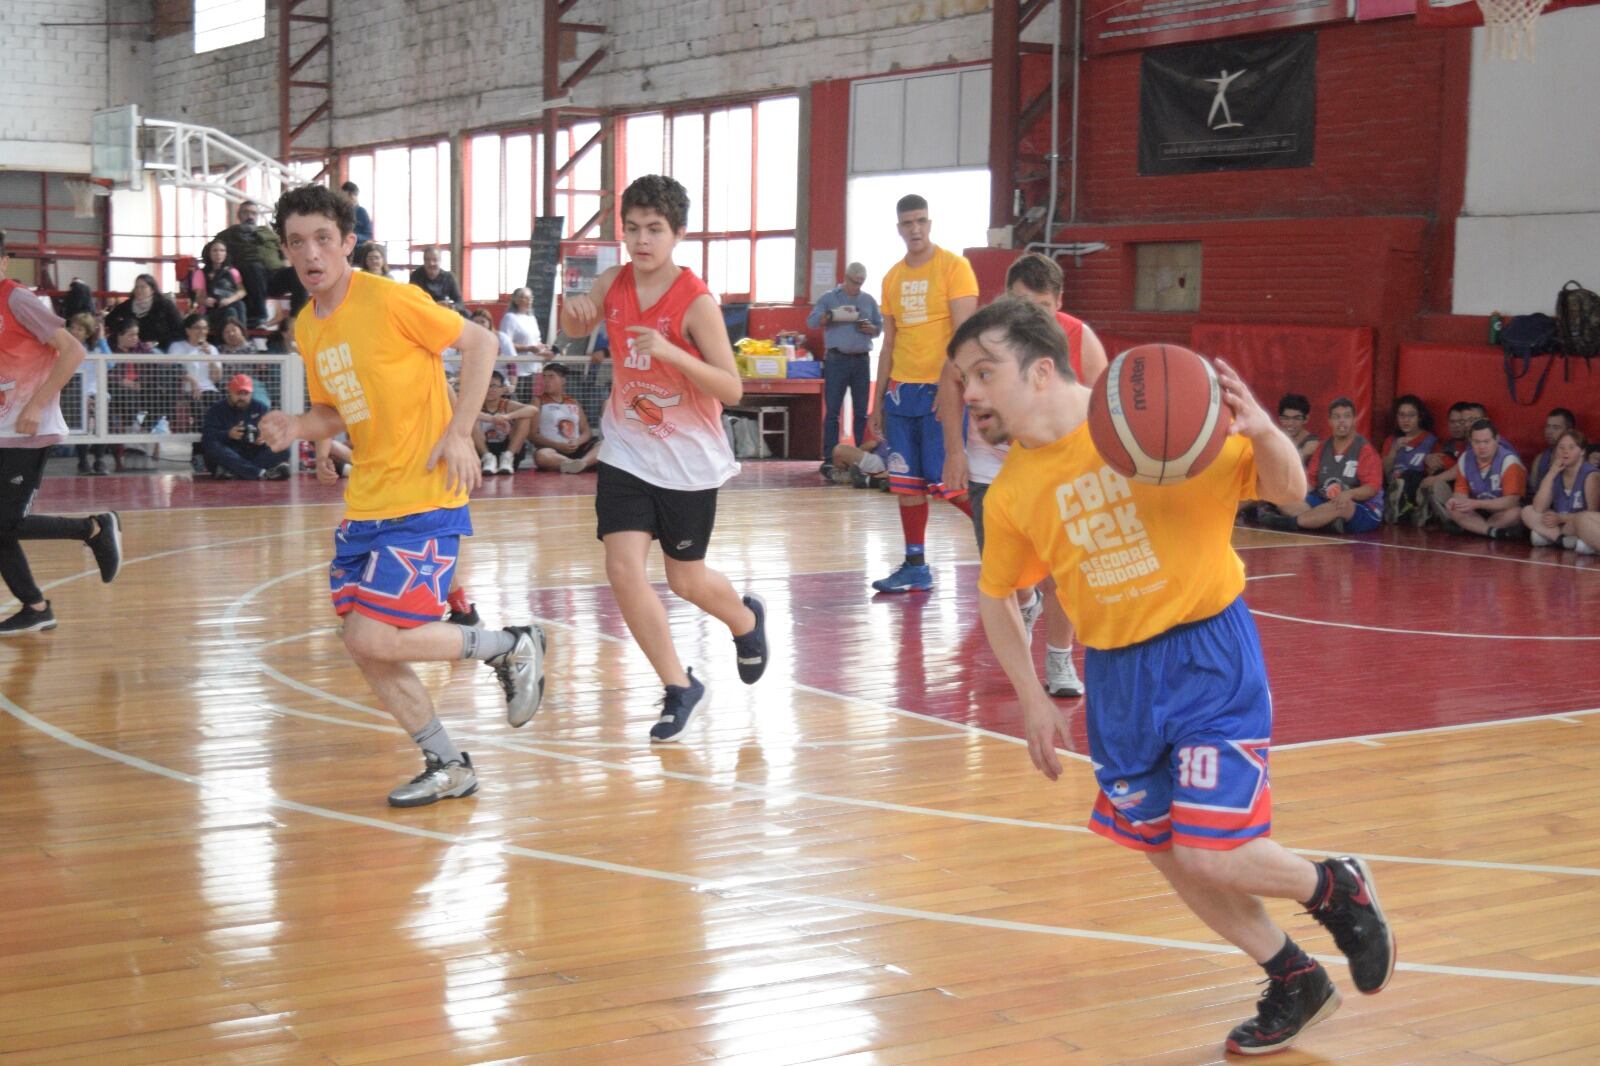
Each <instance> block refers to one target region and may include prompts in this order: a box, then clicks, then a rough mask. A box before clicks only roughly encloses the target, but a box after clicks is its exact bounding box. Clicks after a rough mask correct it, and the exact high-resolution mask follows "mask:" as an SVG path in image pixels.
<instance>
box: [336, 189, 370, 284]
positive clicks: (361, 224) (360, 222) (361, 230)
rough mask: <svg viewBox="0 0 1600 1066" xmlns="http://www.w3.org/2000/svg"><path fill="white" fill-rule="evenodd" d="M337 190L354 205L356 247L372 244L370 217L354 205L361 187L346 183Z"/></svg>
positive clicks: (357, 205)
mask: <svg viewBox="0 0 1600 1066" xmlns="http://www.w3.org/2000/svg"><path fill="white" fill-rule="evenodd" d="M339 189H340V191H341V192H343V193H344V194H345V195H346V196H348V197H350V201H351V203H355V204H356V247H357V248H360V247H361V246H362V245H363V244H370V243H371V242H372V216H371V215H369V214H368V213H367V209H366V208H364V207H362V206H361V205H360V204H359V203H356V198H357V197H359V196H360V195H361V186H359V185H357V184H356V183H355V182H353V181H347V182H345V183H344V184H343V185H341V186H339ZM356 265H357V266H360V265H361V264H359V263H357V264H356Z"/></svg>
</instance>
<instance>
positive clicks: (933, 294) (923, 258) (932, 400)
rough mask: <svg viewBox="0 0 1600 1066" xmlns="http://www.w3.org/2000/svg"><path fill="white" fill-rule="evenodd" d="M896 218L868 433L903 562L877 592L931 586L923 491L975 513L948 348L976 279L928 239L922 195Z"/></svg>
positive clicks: (905, 199) (901, 205)
mask: <svg viewBox="0 0 1600 1066" xmlns="http://www.w3.org/2000/svg"><path fill="white" fill-rule="evenodd" d="M895 218H896V222H895V227H896V229H898V230H899V233H900V239H901V241H902V242H904V244H905V246H906V255H905V258H904V259H902V260H900V261H899V262H898V263H896V264H895V265H894V266H892V267H890V268H889V273H888V274H887V275H885V276H884V279H883V305H882V306H883V315H884V327H883V350H882V352H881V353H880V354H879V356H878V381H877V385H876V393H875V395H874V397H873V399H874V402H873V405H872V413H871V414H870V415H869V416H868V420H867V421H868V425H869V427H870V428H871V430H872V435H873V436H875V437H881V438H883V440H884V441H885V442H887V443H888V445H889V488H890V491H891V492H894V493H896V494H897V496H898V498H899V503H900V530H901V533H902V535H903V536H904V538H905V561H904V562H902V563H901V564H900V566H898V567H896V568H895V570H894V572H893V573H891V574H890V575H889V576H888V577H885V578H880V579H879V580H877V581H874V582H873V583H872V587H873V588H874V589H876V590H878V591H879V592H911V591H914V590H920V591H926V590H928V589H931V588H933V571H932V570H931V569H930V568H929V566H928V560H927V557H926V555H925V553H924V550H923V548H924V545H923V542H924V541H925V540H926V539H927V538H926V534H927V529H928V496H929V494H932V495H934V496H939V497H941V498H943V499H946V500H949V501H950V502H951V503H952V504H953V505H954V506H955V507H956V508H957V509H958V510H960V511H961V513H962V514H965V515H967V516H968V517H971V515H972V506H971V504H970V503H969V502H968V501H967V498H966V489H967V459H966V454H965V453H964V452H963V450H962V442H961V390H960V388H959V387H958V386H957V385H956V378H955V371H954V370H953V369H951V368H950V367H949V366H948V365H947V363H948V361H947V359H946V355H945V346H946V345H948V344H949V343H950V338H951V336H952V335H953V334H954V333H955V331H956V330H957V329H958V328H960V326H961V323H963V322H965V321H966V320H967V319H968V318H970V317H971V316H972V313H973V312H974V311H976V310H977V309H978V278H977V276H976V275H975V274H973V272H972V264H971V263H969V262H967V260H966V258H965V257H963V256H959V255H957V254H955V253H954V252H949V251H946V250H945V249H943V248H940V247H939V246H938V245H936V244H934V243H933V241H932V240H931V239H930V238H931V236H932V232H933V220H932V219H930V218H929V217H928V201H927V200H924V199H923V198H922V197H920V196H917V195H915V194H913V195H910V196H902V197H901V198H900V200H899V201H898V202H897V203H896V204H895ZM941 422H942V424H941Z"/></svg>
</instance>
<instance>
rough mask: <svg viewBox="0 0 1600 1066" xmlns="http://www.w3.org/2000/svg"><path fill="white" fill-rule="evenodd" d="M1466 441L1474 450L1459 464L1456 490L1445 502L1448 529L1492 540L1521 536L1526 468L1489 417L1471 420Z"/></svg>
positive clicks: (1526, 482)
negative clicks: (1502, 438) (1470, 428)
mask: <svg viewBox="0 0 1600 1066" xmlns="http://www.w3.org/2000/svg"><path fill="white" fill-rule="evenodd" d="M1467 441H1468V443H1469V444H1471V446H1472V451H1471V453H1470V454H1468V455H1464V456H1462V458H1461V461H1460V462H1459V463H1457V464H1456V466H1457V469H1458V470H1459V471H1460V472H1459V473H1458V474H1457V475H1456V489H1455V493H1454V494H1453V495H1451V497H1450V499H1449V500H1448V501H1447V502H1446V503H1445V514H1444V515H1443V516H1442V517H1443V519H1444V520H1445V523H1446V525H1445V528H1446V529H1449V530H1450V531H1451V532H1452V533H1460V532H1466V533H1476V534H1478V535H1479V536H1480V537H1489V538H1490V539H1503V538H1510V537H1516V536H1520V535H1521V533H1522V531H1523V530H1522V494H1523V492H1524V491H1526V489H1527V487H1528V469H1527V467H1525V466H1523V465H1522V459H1521V457H1520V456H1518V455H1517V453H1516V452H1514V451H1512V449H1511V446H1510V445H1509V444H1507V443H1506V442H1505V441H1503V440H1501V439H1500V434H1499V432H1498V431H1497V430H1496V429H1495V428H1494V423H1493V422H1491V421H1489V420H1488V419H1487V418H1480V419H1478V420H1477V421H1476V422H1474V423H1472V430H1471V433H1470V434H1469V435H1468V437H1467ZM1452 526H1454V527H1455V528H1453V529H1451V527H1452Z"/></svg>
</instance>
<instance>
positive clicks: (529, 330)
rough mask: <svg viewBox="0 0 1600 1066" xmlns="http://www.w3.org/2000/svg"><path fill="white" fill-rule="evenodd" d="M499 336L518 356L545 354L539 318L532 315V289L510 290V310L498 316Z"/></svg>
mask: <svg viewBox="0 0 1600 1066" xmlns="http://www.w3.org/2000/svg"><path fill="white" fill-rule="evenodd" d="M500 336H502V337H505V338H506V339H507V340H509V341H510V342H511V347H512V348H513V349H515V351H516V353H517V354H518V355H543V354H544V353H545V351H546V349H545V346H544V335H543V333H541V332H540V330H539V316H538V315H535V314H534V313H533V290H532V289H529V288H526V287H524V288H520V289H514V290H512V293H511V309H510V310H508V311H507V312H506V313H505V314H503V315H501V316H500Z"/></svg>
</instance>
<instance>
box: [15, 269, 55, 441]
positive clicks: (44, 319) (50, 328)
mask: <svg viewBox="0 0 1600 1066" xmlns="http://www.w3.org/2000/svg"><path fill="white" fill-rule="evenodd" d="M62 325H63V323H62V321H61V319H59V318H57V317H56V316H55V313H54V312H52V311H49V310H46V309H45V307H44V305H43V304H41V303H40V302H39V298H38V297H37V296H35V295H34V294H33V293H31V292H29V291H28V290H27V289H25V288H23V287H22V286H21V285H18V284H17V283H16V282H15V281H11V280H5V281H0V444H3V445H4V446H5V447H7V448H42V447H45V446H46V445H50V444H55V443H57V442H59V441H60V440H61V439H62V438H63V437H65V436H66V435H67V423H66V420H65V419H64V418H62V417H61V404H60V403H59V402H57V403H52V404H50V405H49V406H48V407H46V408H45V409H44V411H42V412H41V413H40V416H39V429H38V431H37V432H36V433H35V434H33V435H32V436H23V435H22V434H21V433H19V432H17V416H18V415H19V414H21V413H22V409H23V408H24V407H26V406H28V401H29V400H32V399H33V396H34V393H36V392H38V391H39V387H40V386H41V385H43V384H44V383H45V379H46V378H48V377H49V376H50V372H51V370H53V369H54V368H55V362H56V350H55V349H54V348H52V347H51V346H50V345H48V344H46V343H45V340H46V338H48V337H52V336H54V335H55V331H56V330H58V329H60V328H61V327H62Z"/></svg>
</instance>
